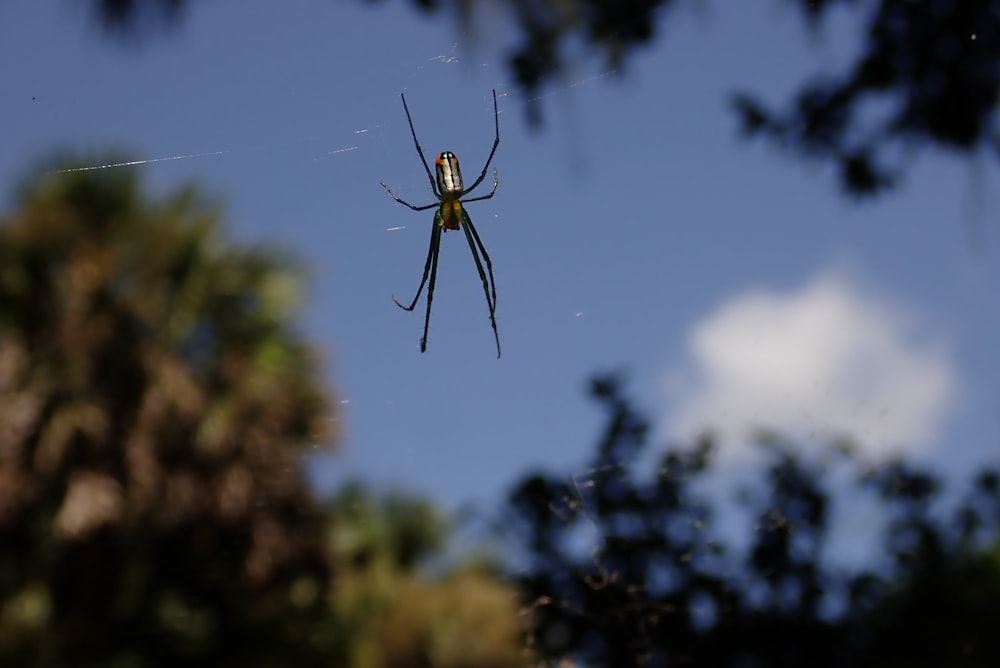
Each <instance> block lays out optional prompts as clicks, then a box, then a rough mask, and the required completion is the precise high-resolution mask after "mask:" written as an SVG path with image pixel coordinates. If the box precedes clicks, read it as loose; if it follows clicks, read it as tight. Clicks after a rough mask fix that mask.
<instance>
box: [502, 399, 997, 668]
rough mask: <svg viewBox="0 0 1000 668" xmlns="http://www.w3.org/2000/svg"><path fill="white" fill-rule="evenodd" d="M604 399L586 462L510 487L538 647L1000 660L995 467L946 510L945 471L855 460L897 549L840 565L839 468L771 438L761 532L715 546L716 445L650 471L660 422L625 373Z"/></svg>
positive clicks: (770, 658) (676, 455)
mask: <svg viewBox="0 0 1000 668" xmlns="http://www.w3.org/2000/svg"><path fill="white" fill-rule="evenodd" d="M593 393H594V395H595V397H597V398H598V400H599V401H600V402H601V403H602V404H604V406H605V407H606V410H607V411H608V413H609V419H608V423H609V426H608V429H607V432H606V434H605V436H604V437H603V438H602V439H601V441H600V442H599V444H598V448H597V454H596V455H595V458H594V460H593V461H592V462H591V465H590V467H589V468H588V470H587V473H586V474H585V475H582V476H580V477H577V478H574V479H572V480H570V481H567V480H564V479H563V478H562V477H560V476H549V475H546V474H543V473H536V474H533V475H530V476H527V477H526V478H525V479H524V480H523V481H522V482H521V483H520V484H519V485H518V486H517V487H516V489H515V490H514V492H513V494H512V495H511V505H510V513H509V518H508V520H509V521H508V522H507V523H506V526H508V527H510V528H511V530H514V531H516V532H517V535H518V536H519V537H520V543H521V545H522V546H523V548H524V549H525V551H526V552H527V556H528V559H529V566H528V567H527V568H526V569H525V571H524V573H523V574H522V575H521V576H520V577H519V584H520V589H521V595H522V602H523V604H524V605H525V606H526V608H527V609H528V610H530V612H531V622H530V624H531V628H530V631H529V634H528V637H529V641H530V644H531V646H532V647H533V649H534V650H535V652H536V653H537V654H538V655H540V656H541V657H543V658H545V659H548V660H551V661H557V660H567V659H570V660H577V661H581V662H582V663H584V664H585V665H601V666H639V665H642V666H672V665H678V664H683V665H691V666H713V667H714V666H789V667H791V666H830V667H834V666H836V667H840V666H845V667H846V666H872V667H874V666H897V665H898V666H907V667H912V666H945V665H947V666H959V665H961V666H983V667H984V668H985V667H986V666H996V665H1000V642H998V640H997V636H996V633H995V628H994V627H995V620H996V619H998V618H1000V617H998V615H1000V586H998V583H1000V559H998V558H997V555H998V554H1000V552H998V550H997V547H996V546H998V545H1000V541H998V535H1000V485H998V480H1000V478H998V474H997V473H996V472H995V471H984V472H983V473H982V474H981V475H980V476H979V477H978V478H977V479H976V480H975V481H974V484H973V485H971V486H970V488H969V490H968V493H967V494H966V495H965V498H964V499H963V500H962V501H961V503H959V504H958V505H957V507H956V508H955V510H954V512H953V514H952V516H951V517H942V516H941V515H940V505H936V503H935V502H936V501H937V500H938V496H939V488H940V485H939V483H938V482H937V481H936V480H935V479H934V477H933V476H931V475H929V474H927V473H926V472H923V471H920V470H917V469H914V468H912V467H910V466H907V465H906V464H904V463H902V462H895V463H891V464H888V465H884V466H875V467H866V468H862V467H859V468H860V470H861V471H862V475H861V476H860V481H859V482H860V484H861V485H864V486H867V487H868V488H870V489H872V490H874V491H875V492H877V494H878V496H879V498H881V501H882V503H881V506H880V507H878V508H873V509H872V512H873V513H884V514H885V515H886V516H887V517H888V518H889V520H890V524H889V530H888V534H887V536H886V551H885V559H884V561H882V562H881V563H877V564H873V565H872V567H871V570H870V571H863V572H855V573H844V572H838V571H835V570H832V569H830V568H829V567H827V565H826V562H825V560H824V550H825V549H827V547H828V545H827V544H828V542H829V526H828V523H829V506H830V504H831V501H832V500H833V499H832V498H831V496H830V492H829V491H828V490H827V489H825V487H824V485H825V481H824V475H825V471H826V470H827V469H826V463H825V462H811V463H810V462H807V461H805V460H804V459H802V458H799V457H797V456H794V455H792V454H791V453H790V452H789V451H788V450H786V449H784V448H782V447H781V446H780V445H778V444H771V445H770V448H771V450H772V463H771V466H770V468H769V470H768V472H767V485H766V488H767V490H768V494H767V495H766V496H764V497H762V498H754V497H748V498H747V499H745V502H746V503H748V504H749V508H750V509H751V510H752V512H753V514H754V516H755V517H756V521H755V531H754V534H753V539H752V542H751V545H750V546H749V548H748V549H746V550H745V551H739V552H737V551H734V550H732V549H728V548H727V547H726V545H725V541H721V540H718V541H717V540H716V538H715V537H716V536H718V533H717V530H713V525H712V514H711V512H710V508H709V506H708V504H707V503H706V502H704V501H703V500H701V499H700V498H699V496H698V494H696V492H695V491H694V490H695V489H696V487H697V483H698V481H699V480H701V479H703V477H704V475H705V474H706V473H707V472H709V470H710V468H711V466H710V465H711V459H712V447H711V444H710V443H708V442H704V443H701V444H699V445H698V446H697V447H695V448H693V449H691V450H689V451H668V452H666V453H665V454H664V455H663V457H662V458H661V460H660V462H659V464H658V465H657V466H656V468H655V474H654V475H652V476H647V475H644V474H643V472H642V470H641V469H642V466H641V462H643V461H649V459H648V456H647V457H644V456H643V455H644V447H645V445H646V440H647V432H648V429H647V425H646V422H645V421H644V420H643V418H642V417H641V416H639V415H638V414H637V413H636V412H635V411H634V409H633V408H632V407H631V405H630V404H629V402H628V401H627V400H626V399H625V398H624V397H623V395H622V392H621V389H620V387H619V384H618V382H617V381H615V380H613V379H601V380H598V381H596V382H595V383H594V388H593ZM836 456H837V457H838V458H841V459H842V460H844V461H846V462H847V463H852V462H854V463H856V462H855V461H854V460H853V459H852V458H851V457H852V456H851V455H850V454H849V453H847V452H840V453H838V454H837V455H836ZM936 513H937V514H936ZM989 545H993V546H994V547H993V548H992V549H990V550H989V551H985V552H984V549H986V548H987V547H988V546H989Z"/></svg>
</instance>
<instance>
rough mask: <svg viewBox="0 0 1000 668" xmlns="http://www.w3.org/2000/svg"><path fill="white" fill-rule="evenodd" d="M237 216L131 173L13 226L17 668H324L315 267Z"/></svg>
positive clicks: (0, 630)
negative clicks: (230, 224)
mask: <svg viewBox="0 0 1000 668" xmlns="http://www.w3.org/2000/svg"><path fill="white" fill-rule="evenodd" d="M91 164H93V163H91ZM218 220H219V212H218V210H217V209H216V208H215V207H213V206H210V205H209V204H207V203H206V202H205V201H204V200H203V199H202V198H201V197H199V195H198V194H197V192H196V190H195V189H194V188H186V189H183V190H180V191H178V192H175V193H173V194H172V195H169V196H167V197H165V198H163V199H155V198H152V197H150V196H149V195H147V194H146V193H144V192H143V190H142V188H141V183H140V181H139V178H138V176H137V171H136V170H132V169H115V170H103V171H78V172H71V173H57V172H49V173H42V174H38V175H36V176H34V177H33V178H32V179H30V180H29V181H28V183H27V185H26V187H25V188H24V192H23V195H22V197H21V204H20V210H18V211H14V212H13V213H11V214H9V215H6V216H4V217H3V218H2V219H0V601H2V607H0V665H4V666H28V665H31V666H98V665H102V666H116V667H122V668H130V667H133V666H134V667H136V668H139V667H144V666H176V665H187V666H200V665H205V666H208V665H210V666H224V665H240V666H246V667H253V666H268V667H271V666H311V665H316V666H318V665H325V662H324V661H323V658H324V657H325V656H326V654H325V652H326V649H325V645H324V643H325V642H326V640H327V638H326V637H325V636H324V635H323V633H322V630H323V628H325V627H324V624H323V621H324V619H325V617H324V614H325V611H326V606H325V601H324V599H323V592H324V591H326V590H327V588H328V580H329V568H328V563H327V558H326V555H325V551H324V545H323V539H322V521H321V517H320V515H319V513H318V510H317V508H315V507H314V504H313V502H312V499H311V496H310V493H309V491H308V489H307V488H306V487H305V486H304V483H303V480H302V478H301V476H300V475H299V471H298V469H299V465H300V458H301V457H302V455H303V454H304V452H305V451H306V450H309V449H312V448H314V447H316V446H318V445H321V444H324V443H330V442H331V439H332V438H333V436H334V434H332V433H331V424H332V423H331V417H332V408H331V402H330V401H329V398H328V396H327V394H326V392H325V391H324V390H323V389H322V388H321V387H320V384H319V381H318V375H319V373H318V372H319V368H318V365H317V360H316V358H315V356H314V355H313V353H312V352H311V351H310V350H309V348H308V347H307V346H306V345H305V343H304V342H303V341H302V340H301V338H300V336H299V335H298V334H297V332H296V331H295V330H294V328H293V326H292V320H293V316H294V311H295V307H296V303H295V302H296V298H297V296H298V292H299V283H300V278H301V276H300V273H299V272H298V271H297V270H296V269H295V268H294V267H293V266H292V265H291V264H290V262H289V261H288V260H287V259H286V258H284V257H283V256H281V255H280V254H278V253H276V252H274V251H273V250H270V249H267V248H240V247H238V246H236V245H234V244H231V243H229V242H227V241H226V240H225V239H224V238H222V236H221V235H220V234H219V231H218V227H219V225H218Z"/></svg>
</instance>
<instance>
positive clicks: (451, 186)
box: [434, 151, 465, 199]
mask: <svg viewBox="0 0 1000 668" xmlns="http://www.w3.org/2000/svg"><path fill="white" fill-rule="evenodd" d="M434 164H435V166H436V167H437V186H438V190H439V191H440V192H441V197H443V198H446V199H447V198H451V197H455V198H457V197H461V196H462V193H463V192H465V186H464V184H463V183H462V168H461V167H459V166H458V156H457V155H455V154H454V153H452V152H451V151H445V152H444V153H439V154H438V157H437V160H435V161H434Z"/></svg>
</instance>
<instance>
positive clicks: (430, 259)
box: [392, 212, 441, 334]
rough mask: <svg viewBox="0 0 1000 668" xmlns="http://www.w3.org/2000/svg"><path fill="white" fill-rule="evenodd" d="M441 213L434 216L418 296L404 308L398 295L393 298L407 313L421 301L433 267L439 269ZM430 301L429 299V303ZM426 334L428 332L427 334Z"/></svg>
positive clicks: (428, 312) (432, 283) (432, 285)
mask: <svg viewBox="0 0 1000 668" xmlns="http://www.w3.org/2000/svg"><path fill="white" fill-rule="evenodd" d="M440 216H441V214H440V212H439V213H438V214H437V215H435V216H434V227H433V228H432V229H431V244H430V247H429V248H428V249H427V261H426V262H424V276H423V278H421V279H420V287H418V288H417V294H416V295H414V297H413V301H412V302H410V305H409V306H403V305H402V304H401V303H399V300H398V299H396V295H393V296H392V301H394V302H396V306H398V307H399V308H401V309H404V310H406V311H412V310H413V308H414V307H415V306H416V305H417V300H418V299H420V293H421V292H423V291H424V284H426V283H427V275H428V274H429V273H430V271H431V266H432V265H433V266H434V268H435V269H437V256H438V249H439V248H440V247H441V225H440V224H439V218H440ZM430 290H431V292H433V291H434V279H433V278H432V279H431V289H430ZM429 301H430V300H429V299H428V302H429ZM427 315H428V317H430V305H429V304H428V309H427ZM425 334H426V332H425Z"/></svg>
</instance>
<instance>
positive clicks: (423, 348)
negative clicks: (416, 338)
mask: <svg viewBox="0 0 1000 668" xmlns="http://www.w3.org/2000/svg"><path fill="white" fill-rule="evenodd" d="M442 229H443V228H442V227H441V226H440V225H438V224H437V219H436V218H435V224H434V235H433V238H434V239H435V244H434V253H433V255H434V262H432V263H431V282H430V285H428V286H427V314H426V315H424V335H423V337H421V339H420V352H422V353H423V352H427V328H428V327H430V326H431V302H433V301H434V282H435V281H436V280H437V273H438V249H439V248H440V247H441V230H442Z"/></svg>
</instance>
